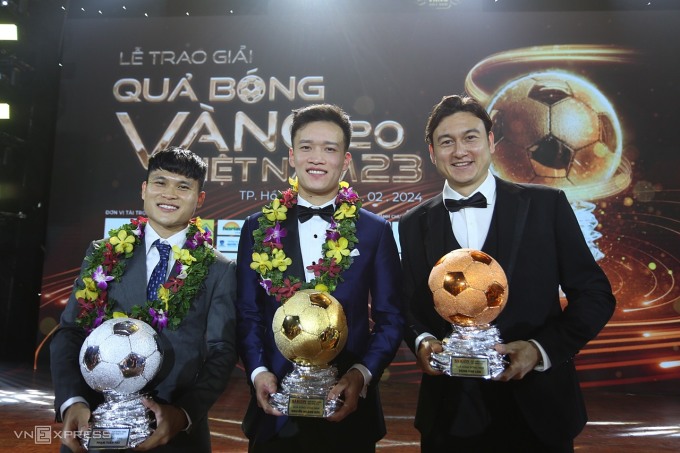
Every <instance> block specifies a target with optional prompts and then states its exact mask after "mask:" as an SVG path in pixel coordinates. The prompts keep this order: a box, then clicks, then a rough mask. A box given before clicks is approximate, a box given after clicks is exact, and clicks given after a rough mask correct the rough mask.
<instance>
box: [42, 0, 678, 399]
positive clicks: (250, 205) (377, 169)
mask: <svg viewBox="0 0 680 453" xmlns="http://www.w3.org/2000/svg"><path fill="white" fill-rule="evenodd" d="M319 3H321V4H322V5H316V6H314V7H310V8H309V9H301V8H297V9H294V10H292V11H289V10H284V9H283V8H279V9H277V8H275V7H274V6H272V7H270V9H269V10H268V12H264V13H260V14H226V15H223V16H203V17H199V16H193V15H192V16H185V17H152V16H150V17H134V18H110V19H92V18H90V19H88V18H82V19H78V18H74V17H70V18H69V19H67V22H66V26H65V36H64V45H63V58H62V62H63V70H62V81H61V92H60V107H59V120H58V125H57V138H56V152H55V156H54V170H53V177H52V191H51V200H50V213H49V227H48V242H47V256H46V262H45V269H44V278H43V291H42V301H41V302H42V305H41V313H40V334H39V335H40V338H39V339H38V340H39V341H40V340H42V339H43V338H44V336H45V335H47V334H49V332H50V331H51V330H52V328H53V327H54V326H55V325H56V324H57V323H58V319H59V315H60V312H61V310H62V309H63V306H64V304H65V302H66V299H67V298H68V295H69V294H70V291H71V286H72V284H73V280H74V278H75V277H76V275H77V271H78V268H79V266H80V261H81V259H82V256H83V254H84V252H85V249H86V247H87V244H88V243H89V241H90V240H92V239H95V238H99V237H103V236H104V234H105V233H106V232H107V231H108V230H109V229H110V228H113V227H115V226H117V225H119V224H120V223H122V222H125V221H127V220H128V219H129V218H131V217H136V216H137V215H141V214H143V211H141V208H142V202H141V199H140V187H141V183H142V181H143V180H144V178H145V166H146V163H147V159H148V156H149V155H150V154H151V153H152V152H153V151H154V150H157V149H160V148H163V147H165V146H167V145H181V146H187V147H189V148H191V149H192V150H193V151H195V152H196V153H198V154H199V155H200V156H202V157H203V158H204V159H205V161H206V162H207V164H208V167H209V171H208V181H207V183H206V192H207V201H206V205H205V206H204V207H203V208H202V209H201V210H200V212H199V214H200V215H201V217H203V218H205V219H210V220H211V221H212V222H213V223H212V227H213V228H214V232H215V235H216V246H217V247H218V249H219V250H221V251H222V252H224V253H225V254H226V255H228V256H232V257H233V256H235V252H236V248H237V244H238V234H239V229H240V226H241V224H242V221H243V219H244V218H245V217H246V216H247V215H248V214H250V213H252V212H254V211H256V210H257V209H259V207H260V206H261V205H262V204H263V203H264V202H265V200H267V199H269V197H271V196H272V194H273V191H275V190H277V189H281V188H285V187H286V185H287V180H288V177H289V176H292V172H291V169H290V167H289V166H288V147H289V145H290V133H289V127H290V119H291V118H290V113H291V110H292V109H294V108H298V107H301V106H304V105H308V104H311V103H320V102H330V103H336V104H339V105H340V106H342V107H343V108H344V109H345V110H346V111H347V112H348V113H349V114H350V116H351V118H352V120H353V124H354V139H353V141H352V144H351V147H350V151H351V152H352V155H353V162H352V166H351V168H350V170H349V172H348V174H347V177H346V178H347V179H348V180H349V181H350V182H351V184H352V185H353V186H354V187H355V188H356V189H357V190H358V192H359V193H360V195H361V196H362V198H363V200H364V207H366V208H367V209H369V210H371V211H374V212H376V213H379V214H381V215H383V216H384V217H385V218H388V219H390V220H391V221H392V222H393V225H394V226H395V229H394V231H395V234H396V225H397V222H398V221H399V218H400V216H401V215H402V214H403V213H404V212H406V211H407V210H408V209H409V208H411V207H413V206H415V205H416V204H417V203H419V202H420V201H423V200H425V199H427V198H429V197H431V196H432V195H434V194H436V193H438V192H440V191H441V189H442V185H443V181H442V180H441V178H440V177H439V176H438V175H437V174H436V172H435V169H434V166H433V165H432V164H431V163H430V161H429V156H428V153H427V147H426V145H425V142H424V138H423V136H424V127H425V121H426V118H427V115H428V113H429V111H430V110H431V108H432V106H433V105H434V104H435V103H436V102H438V101H439V99H441V97H442V96H444V95H447V94H460V93H463V92H467V93H469V94H471V95H473V96H475V97H477V98H479V99H480V100H482V101H483V102H484V103H485V105H487V107H488V110H489V112H490V113H491V114H492V115H493V117H494V120H495V129H494V131H495V137H496V140H497V145H496V146H497V152H496V154H495V156H494V161H493V171H494V172H495V173H496V174H498V175H500V176H502V177H504V178H506V179H509V180H513V181H517V182H538V183H542V184H548V185H552V186H556V187H560V188H562V189H564V190H565V191H566V193H567V195H568V197H569V199H570V201H571V202H572V204H573V206H574V209H575V211H576V212H577V214H578V216H579V219H580V220H581V223H582V226H583V230H584V233H585V234H586V237H587V238H588V240H589V241H590V243H591V249H592V251H593V253H594V254H595V256H596V257H597V258H598V259H599V263H600V264H601V266H602V267H603V268H604V270H605V271H606V273H607V275H608V276H609V278H610V280H611V282H612V285H613V287H614V291H615V294H616V297H617V300H618V307H617V310H616V313H615V315H614V317H613V318H612V320H611V321H610V323H609V324H608V326H607V327H606V328H605V329H604V330H603V332H602V333H601V334H600V335H599V337H598V338H597V339H595V340H594V341H592V342H591V343H590V344H589V345H588V346H587V347H586V348H585V349H584V350H583V351H582V352H581V354H580V355H579V357H578V361H577V365H578V369H579V373H580V374H581V381H582V383H583V386H585V387H604V386H615V387H618V388H624V387H630V386H637V385H646V384H648V383H650V382H656V383H657V384H658V383H659V382H663V383H665V384H667V385H668V386H667V388H668V389H671V388H672V384H673V382H674V381H675V383H676V384H677V381H678V380H680V354H679V353H678V348H679V347H680V286H679V284H678V282H677V281H676V278H677V277H678V276H680V247H679V246H678V245H679V244H680V240H679V239H680V182H679V181H680V178H678V169H680V152H679V151H680V150H679V149H678V146H679V145H678V133H677V130H678V127H679V125H680V113H679V111H680V110H679V109H678V101H679V100H680V89H679V84H680V59H679V58H678V50H677V43H678V42H680V31H679V27H678V24H680V14H679V13H678V11H669V12H661V11H656V12H653V11H649V12H646V11H619V12H607V11H588V12H579V11H569V12H559V13H558V12H530V11H529V12H522V13H518V12H502V11H501V12H497V11H494V10H492V9H491V8H486V7H480V8H471V7H469V8H462V9H459V8H455V7H450V8H445V7H443V6H445V5H444V4H445V3H449V2H439V3H441V5H440V6H442V7H441V8H434V7H432V5H429V4H428V2H412V5H411V7H410V8H408V9H405V10H399V9H398V8H385V9H384V10H381V9H379V8H373V9H371V10H370V11H368V12H359V11H357V12H352V11H350V10H347V9H346V8H341V7H340V6H339V5H340V4H342V2H339V3H338V4H335V3H334V2H319ZM395 3H398V2H395ZM450 3H456V2H450ZM480 4H487V3H485V2H480ZM334 5H335V6H334ZM510 291H512V288H510ZM412 360H413V359H412V357H411V355H410V352H408V351H406V350H404V351H403V352H401V353H400V354H399V355H398V356H397V359H396V360H395V362H394V363H393V364H392V366H391V367H390V370H389V373H387V375H386V378H388V379H400V380H404V381H408V382H417V381H418V380H419V374H418V373H417V372H416V368H415V366H414V365H413V363H412Z"/></svg>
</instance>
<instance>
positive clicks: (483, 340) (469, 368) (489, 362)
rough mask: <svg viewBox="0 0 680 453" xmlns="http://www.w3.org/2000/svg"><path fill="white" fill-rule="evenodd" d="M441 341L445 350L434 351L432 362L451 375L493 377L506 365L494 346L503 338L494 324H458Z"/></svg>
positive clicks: (435, 367) (431, 364)
mask: <svg viewBox="0 0 680 453" xmlns="http://www.w3.org/2000/svg"><path fill="white" fill-rule="evenodd" d="M452 327H453V331H452V332H451V334H449V336H447V337H446V338H445V339H444V340H443V341H442V347H443V349H444V350H443V351H442V352H438V353H437V352H435V353H432V355H431V356H430V366H432V368H434V369H435V370H439V371H442V372H443V373H445V374H448V375H449V376H456V377H474V378H482V379H491V378H493V377H496V376H498V375H499V374H500V373H501V372H503V370H504V369H505V365H506V364H507V362H506V361H505V360H504V359H503V356H502V355H501V354H499V353H498V352H496V350H495V349H494V348H493V347H494V345H495V344H497V343H500V342H501V338H500V332H499V331H498V329H497V328H496V327H494V326H491V325H489V324H484V325H481V326H459V325H456V324H452Z"/></svg>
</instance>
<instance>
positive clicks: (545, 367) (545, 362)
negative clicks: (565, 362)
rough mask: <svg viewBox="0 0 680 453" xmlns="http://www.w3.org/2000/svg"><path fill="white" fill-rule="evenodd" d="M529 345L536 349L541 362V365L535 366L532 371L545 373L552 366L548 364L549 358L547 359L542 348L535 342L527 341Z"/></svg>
mask: <svg viewBox="0 0 680 453" xmlns="http://www.w3.org/2000/svg"><path fill="white" fill-rule="evenodd" d="M529 341H530V342H531V343H533V344H534V345H535V346H536V347H537V348H538V351H539V352H540V353H541V359H542V360H543V365H536V366H535V367H534V370H536V371H547V370H549V369H550V367H551V366H552V363H551V362H550V358H549V357H548V354H546V352H545V349H543V346H541V344H540V343H539V342H538V341H536V340H529Z"/></svg>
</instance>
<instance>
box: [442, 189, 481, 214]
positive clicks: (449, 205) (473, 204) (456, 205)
mask: <svg viewBox="0 0 680 453" xmlns="http://www.w3.org/2000/svg"><path fill="white" fill-rule="evenodd" d="M444 205H445V206H446V209H448V210H449V211H450V212H458V211H460V210H461V209H463V208H486V206H487V204H486V197H485V196H484V195H483V194H482V193H481V192H477V193H475V194H474V195H473V196H471V197H470V198H467V199H464V200H463V199H461V200H454V199H452V198H445V199H444Z"/></svg>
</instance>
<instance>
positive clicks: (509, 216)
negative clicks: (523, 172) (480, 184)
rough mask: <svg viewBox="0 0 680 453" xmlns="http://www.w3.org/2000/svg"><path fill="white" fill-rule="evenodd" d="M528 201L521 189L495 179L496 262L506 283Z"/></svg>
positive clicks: (516, 250)
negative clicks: (496, 219) (497, 239)
mask: <svg viewBox="0 0 680 453" xmlns="http://www.w3.org/2000/svg"><path fill="white" fill-rule="evenodd" d="M529 205H530V200H528V199H527V198H525V197H524V196H522V188H521V187H519V186H517V185H514V184H510V183H508V182H505V181H503V180H502V179H499V178H496V212H495V213H494V215H497V216H498V238H499V241H498V262H499V263H500V265H501V266H502V267H503V269H504V270H505V273H506V276H507V278H508V283H510V280H511V279H512V273H513V270H514V267H515V262H516V260H517V253H518V252H519V246H520V243H521V239H522V234H523V233H524V228H525V226H526V220H527V215H528V213H529Z"/></svg>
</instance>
